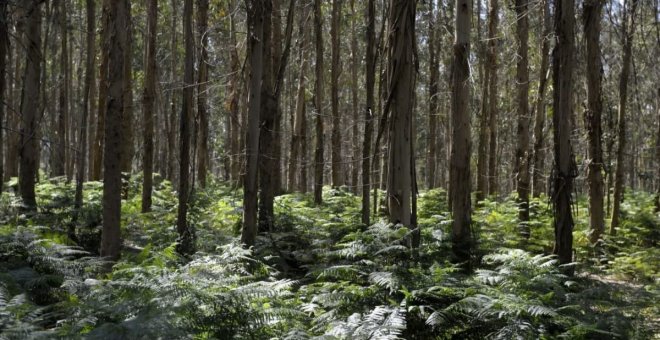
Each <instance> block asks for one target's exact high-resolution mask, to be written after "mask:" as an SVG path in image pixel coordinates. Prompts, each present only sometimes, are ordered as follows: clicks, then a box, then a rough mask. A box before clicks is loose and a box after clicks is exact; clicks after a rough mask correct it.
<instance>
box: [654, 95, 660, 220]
mask: <svg viewBox="0 0 660 340" xmlns="http://www.w3.org/2000/svg"><path fill="white" fill-rule="evenodd" d="M658 102H660V87H658V92H657V97H656V103H658ZM656 110H657V111H658V134H657V135H656V140H655V163H656V167H657V168H656V169H657V175H656V176H655V180H656V184H655V185H656V188H655V190H656V193H655V212H656V213H657V212H660V109H659V108H658V105H657V104H656Z"/></svg>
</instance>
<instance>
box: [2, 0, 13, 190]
mask: <svg viewBox="0 0 660 340" xmlns="http://www.w3.org/2000/svg"><path fill="white" fill-rule="evenodd" d="M7 3H8V0H0V193H2V187H3V184H4V178H5V167H4V164H3V160H4V153H3V151H4V146H5V141H4V136H3V134H4V124H3V123H4V120H5V106H6V104H5V89H6V87H7V82H6V79H7V75H6V73H7V59H8V54H9V30H8V29H7V28H8V26H9V25H8V21H9V16H8V15H7ZM10 66H11V65H10ZM9 96H11V94H9ZM9 96H8V97H9Z"/></svg>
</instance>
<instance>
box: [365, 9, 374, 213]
mask: <svg viewBox="0 0 660 340" xmlns="http://www.w3.org/2000/svg"><path fill="white" fill-rule="evenodd" d="M366 19H367V46H366V48H367V51H366V59H367V60H366V72H365V76H366V86H367V88H366V90H367V105H366V107H365V110H364V140H363V143H362V223H363V224H364V225H367V226H368V225H370V224H371V223H370V217H371V215H370V209H369V208H370V207H369V189H370V188H371V160H372V158H371V157H372V155H371V134H372V131H373V112H374V109H375V107H374V86H375V83H376V53H375V50H376V33H375V28H376V27H375V26H376V24H375V21H376V9H375V4H374V0H369V2H368V3H367V18H366ZM374 162H375V160H374Z"/></svg>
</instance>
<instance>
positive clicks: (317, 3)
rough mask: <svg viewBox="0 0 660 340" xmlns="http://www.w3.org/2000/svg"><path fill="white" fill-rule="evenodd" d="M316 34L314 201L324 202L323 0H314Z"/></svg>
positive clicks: (317, 202)
mask: <svg viewBox="0 0 660 340" xmlns="http://www.w3.org/2000/svg"><path fill="white" fill-rule="evenodd" d="M314 36H315V37H316V42H315V46H316V65H315V67H316V68H315V75H316V82H315V84H314V111H315V112H314V114H315V115H316V118H315V129H316V150H315V151H314V203H315V204H317V205H319V204H321V203H322V202H323V197H322V194H323V165H324V160H323V158H324V156H323V143H324V142H323V140H324V138H323V114H322V106H323V13H321V0H314Z"/></svg>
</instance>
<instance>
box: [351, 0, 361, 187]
mask: <svg viewBox="0 0 660 340" xmlns="http://www.w3.org/2000/svg"><path fill="white" fill-rule="evenodd" d="M356 21H357V12H356V11H355V0H351V103H352V104H353V107H352V111H353V126H352V131H351V137H352V141H351V145H352V146H353V154H352V157H353V161H352V162H351V191H352V192H353V193H354V194H357V193H358V191H359V185H358V181H359V175H360V171H359V170H360V162H359V160H360V144H359V141H358V134H359V133H360V132H359V130H360V129H359V125H358V121H359V117H360V110H359V109H358V107H359V103H358V67H359V63H360V62H359V59H358V37H357V31H356V27H355V26H356Z"/></svg>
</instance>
